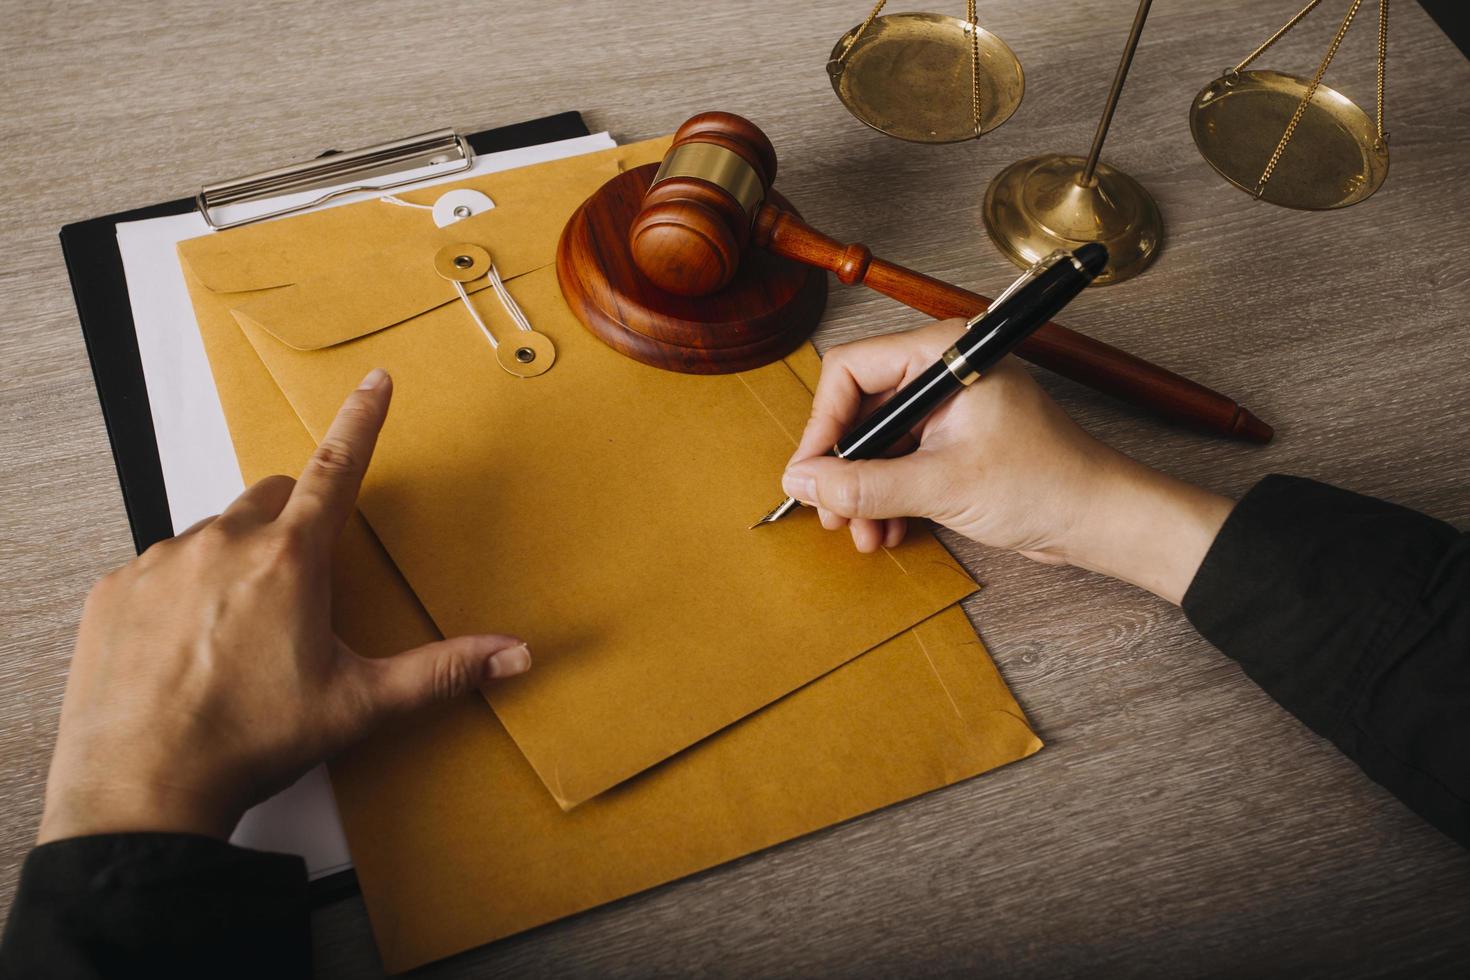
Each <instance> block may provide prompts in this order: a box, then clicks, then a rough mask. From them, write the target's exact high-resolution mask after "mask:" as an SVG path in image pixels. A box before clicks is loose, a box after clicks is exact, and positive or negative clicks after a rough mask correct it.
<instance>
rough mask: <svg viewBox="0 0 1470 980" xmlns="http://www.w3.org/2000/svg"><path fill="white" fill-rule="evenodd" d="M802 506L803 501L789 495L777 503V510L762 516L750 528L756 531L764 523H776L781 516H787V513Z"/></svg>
mask: <svg viewBox="0 0 1470 980" xmlns="http://www.w3.org/2000/svg"><path fill="white" fill-rule="evenodd" d="M800 506H801V501H799V500H797V499H796V498H795V497H787V498H786V499H785V500H783V501H781V502H780V503H779V504H777V505H776V509H775V510H773V511H771V512H770V513H769V514H767V515H766V516H765V517H762V518H761V519H760V520H758V521H756V522H755V523H754V524H752V525H750V530H752V531H754V530H755V529H756V528H758V527H760V526H761V525H762V524H774V523H775V522H776V521H779V520H780V519H781V518H783V517H785V516H786V515H787V514H789V513H791V512H792V511H793V510H795V509H796V508H798V507H800Z"/></svg>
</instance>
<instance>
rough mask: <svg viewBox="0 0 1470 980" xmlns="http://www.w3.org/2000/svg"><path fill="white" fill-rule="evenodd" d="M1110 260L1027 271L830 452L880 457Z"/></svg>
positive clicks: (1064, 262)
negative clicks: (933, 359)
mask: <svg viewBox="0 0 1470 980" xmlns="http://www.w3.org/2000/svg"><path fill="white" fill-rule="evenodd" d="M1107 259H1108V253H1107V249H1105V248H1103V247H1102V246H1101V245H1097V244H1090V245H1083V246H1082V247H1081V248H1079V249H1077V251H1076V252H1075V253H1070V252H1056V253H1053V254H1052V255H1050V256H1048V257H1047V258H1046V259H1044V260H1042V261H1041V262H1039V263H1037V264H1036V265H1035V266H1033V267H1032V268H1030V269H1028V270H1027V271H1026V272H1025V273H1024V274H1023V275H1022V276H1021V278H1020V279H1017V280H1016V281H1015V282H1014V283H1012V284H1011V285H1010V287H1008V288H1007V289H1006V290H1005V292H1003V293H1001V295H1000V296H998V297H996V300H995V302H993V303H992V304H991V305H990V307H989V309H987V310H986V311H985V312H984V313H982V314H980V315H979V316H976V317H975V318H973V319H972V320H970V321H969V323H967V324H966V325H965V332H964V333H963V334H961V335H960V337H959V338H957V339H956V340H955V342H954V343H953V344H952V345H951V346H949V347H948V348H946V349H945V350H944V352H943V353H942V354H941V355H940V357H939V358H938V359H937V360H935V361H934V363H932V364H930V365H929V366H928V367H926V368H925V369H924V370H923V371H922V372H920V373H918V374H917V375H915V376H914V377H912V378H911V379H908V378H906V379H905V381H904V383H903V385H902V386H901V387H900V388H899V389H898V390H897V391H896V392H895V393H894V394H893V395H892V397H890V398H888V399H887V400H885V401H884V402H883V404H881V405H880V406H878V407H877V408H876V409H874V410H873V411H872V412H870V413H869V414H868V415H867V416H866V417H864V418H863V420H862V421H861V422H859V423H858V425H857V426H856V427H855V428H853V429H852V430H851V431H849V432H847V434H846V435H844V436H842V438H841V439H838V440H837V441H836V443H835V444H832V445H831V450H830V452H831V454H832V455H834V456H836V457H837V458H839V459H842V460H848V461H859V460H869V459H876V458H878V457H881V456H882V455H883V454H884V453H885V452H886V451H887V450H889V449H890V448H892V447H893V445H894V444H895V443H897V442H898V441H899V440H900V439H902V438H903V437H904V436H905V435H907V434H908V433H909V432H910V431H912V430H913V429H914V428H915V427H916V426H918V425H919V424H920V423H921V422H923V421H924V420H925V419H926V418H928V417H929V416H930V415H931V414H932V413H933V412H935V411H937V410H938V409H940V408H941V407H942V406H943V405H944V404H945V403H946V402H948V401H949V400H950V399H951V398H953V397H954V396H955V395H956V394H958V393H959V392H961V391H963V390H964V389H965V388H966V387H968V386H969V385H971V384H973V383H974V382H976V381H977V380H979V379H980V377H981V376H982V375H984V374H985V373H987V372H988V371H990V370H991V369H992V368H993V367H994V366H995V365H996V364H998V363H1000V361H1001V358H1003V357H1005V355H1006V354H1008V353H1010V352H1011V351H1012V350H1014V349H1015V347H1016V346H1017V345H1018V344H1020V343H1021V342H1022V341H1023V340H1025V339H1026V338H1027V337H1029V336H1030V335H1031V334H1032V333H1033V332H1035V331H1036V329H1037V328H1038V327H1040V326H1041V325H1042V324H1044V323H1046V321H1047V320H1049V319H1051V318H1052V317H1053V316H1055V315H1056V314H1057V313H1058V312H1059V311H1060V310H1061V309H1062V308H1063V307H1064V306H1066V305H1067V304H1068V303H1069V302H1071V301H1072V299H1073V298H1075V297H1076V296H1077V294H1078V293H1080V292H1081V291H1082V290H1083V289H1084V288H1086V286H1087V284H1088V283H1090V282H1092V280H1093V278H1094V277H1095V276H1097V274H1098V273H1099V272H1100V271H1101V270H1102V268H1103V266H1104V265H1106V264H1107ZM825 377H826V370H825V368H824V370H823V378H824V379H825ZM800 503H801V501H800V499H799V496H798V495H796V494H791V495H788V496H787V498H786V499H785V500H783V501H782V502H781V503H780V504H778V505H777V506H776V508H775V509H774V510H772V511H771V512H770V513H768V514H766V515H765V516H764V517H762V518H761V519H760V520H759V521H757V522H756V524H755V525H753V526H754V527H759V526H760V525H762V524H770V523H773V522H775V521H778V520H780V519H781V518H783V517H785V516H786V515H787V514H789V513H791V512H792V511H793V510H795V509H796V508H797V506H798V505H799V504H800Z"/></svg>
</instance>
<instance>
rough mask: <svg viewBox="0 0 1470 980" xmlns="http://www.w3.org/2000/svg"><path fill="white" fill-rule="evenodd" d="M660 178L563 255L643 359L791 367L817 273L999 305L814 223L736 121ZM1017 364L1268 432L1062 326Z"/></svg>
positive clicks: (682, 139)
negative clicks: (785, 194) (781, 360)
mask: <svg viewBox="0 0 1470 980" xmlns="http://www.w3.org/2000/svg"><path fill="white" fill-rule="evenodd" d="M653 170H654V168H653V167H652V166H651V165H650V166H649V167H643V168H639V169H638V170H634V171H629V172H628V173H625V174H622V175H620V176H618V177H615V178H613V180H611V181H609V182H608V183H607V184H605V185H603V187H602V188H601V189H600V190H598V191H597V193H595V194H594V195H593V196H592V197H591V198H589V199H588V200H587V202H586V203H585V204H583V205H582V207H581V208H580V209H579V210H578V211H577V213H576V214H575V215H573V217H572V219H571V221H570V222H568V224H567V228H566V229H565V231H564V232H563V234H562V238H561V242H560V244H559V247H558V250H557V273H558V277H559V279H560V281H561V286H562V292H563V293H564V294H565V295H566V297H567V300H568V302H569V303H570V305H571V307H572V309H573V311H574V312H575V313H576V314H577V316H578V317H579V318H580V319H581V320H582V322H583V323H585V324H586V325H587V327H588V329H590V330H591V331H592V332H593V333H594V334H596V335H597V336H599V337H601V338H602V339H603V340H604V341H606V342H607V343H609V344H610V345H612V346H613V347H614V348H616V349H617V350H620V351H622V352H623V353H625V354H628V355H629V356H631V357H634V358H635V359H637V360H640V361H643V362H645V363H648V364H653V365H655V366H657V367H667V368H672V369H674V370H678V371H688V372H699V373H723V372H728V371H741V370H746V369H748V368H751V367H755V366H758V365H759V364H763V363H766V362H768V361H771V360H775V359H776V358H778V357H781V356H783V355H784V354H786V353H788V352H789V351H791V350H793V349H794V348H795V347H796V346H797V345H798V344H799V343H800V342H801V341H802V340H803V339H804V338H805V337H806V336H807V335H808V334H809V333H810V332H811V330H812V329H813V328H814V327H815V325H816V321H817V318H818V317H819V316H820V315H821V312H822V307H823V304H824V302H825V295H826V287H825V280H824V279H823V278H822V277H821V273H819V272H818V273H816V276H817V279H819V280H821V281H820V282H817V281H813V279H812V270H817V269H821V270H826V271H830V272H832V273H834V274H836V276H837V277H838V279H839V280H840V281H842V282H843V283H845V284H848V285H852V284H856V283H861V284H863V285H866V286H868V287H870V288H872V289H874V290H876V291H878V292H880V293H883V294H885V295H887V296H891V297H893V298H894V299H896V300H898V301H899V302H901V303H904V304H905V305H907V306H910V307H913V308H914V309H917V310H920V311H922V312H924V313H927V314H929V315H930V316H934V317H954V316H959V317H971V316H974V315H975V314H977V313H980V312H982V311H984V310H985V309H986V308H987V307H988V306H989V304H990V301H989V300H988V299H986V298H985V297H983V296H980V295H978V294H976V293H972V292H970V291H968V290H965V289H961V288H959V287H958V286H953V285H951V284H949V283H946V282H942V281H941V280H938V279H934V278H931V277H929V276H926V275H923V274H922V273H918V272H914V271H913V270H911V269H906V268H904V267H903V266H900V265H895V264H894V263H891V262H885V261H884V260H882V259H878V258H875V257H874V256H873V255H872V253H871V252H869V251H868V249H867V248H866V247H865V246H863V245H856V244H852V245H848V244H843V243H841V242H838V241H836V240H835V239H832V238H829V237H828V236H826V235H824V234H822V233H821V232H819V231H817V230H816V229H814V228H812V227H810V226H809V225H807V224H806V223H804V222H803V221H802V220H801V219H800V217H798V216H797V215H796V214H795V212H794V211H792V210H791V208H790V206H789V205H788V204H787V203H786V202H785V200H784V199H783V198H781V196H780V195H779V194H777V193H776V192H775V191H774V190H772V188H771V183H772V181H773V180H774V179H775V175H776V154H775V150H774V148H773V147H772V146H771V143H770V140H768V139H767V138H766V136H765V134H764V133H762V132H761V131H760V129H759V128H757V127H756V126H755V125H754V124H753V123H751V122H749V121H748V120H745V119H743V118H741V117H740V116H736V115H734V114H732V113H726V112H706V113H701V114H700V115H697V116H694V117H693V118H691V119H690V120H689V121H688V122H686V123H685V124H684V125H683V126H680V127H679V130H678V132H677V133H675V134H674V140H673V143H672V144H671V146H670V148H669V152H668V154H667V155H666V156H665V157H664V160H663V163H662V164H661V165H660V166H659V167H658V169H657V172H656V173H655V172H653ZM777 257H779V258H777ZM782 260H795V262H797V263H801V265H802V266H806V267H808V271H807V272H806V273H805V275H803V273H802V272H801V267H800V266H793V265H792V264H791V263H789V262H783V261H782ZM773 262H774V264H772V263H773ZM1017 353H1019V354H1020V355H1021V356H1022V357H1024V358H1026V359H1027V360H1030V361H1031V362H1032V363H1034V364H1037V365H1040V366H1041V367H1045V368H1048V369H1049V370H1052V371H1055V372H1056V373H1058V374H1061V375H1063V376H1064V377H1068V378H1071V379H1072V380H1074V381H1078V382H1080V383H1082V384H1084V385H1087V386H1089V387H1091V388H1094V389H1096V390H1098V391H1102V392H1104V393H1106V394H1110V395H1113V396H1115V397H1117V398H1120V399H1122V400H1124V401H1127V402H1131V403H1133V404H1136V405H1140V406H1142V407H1145V408H1148V409H1150V410H1152V411H1155V412H1157V413H1159V414H1161V415H1163V416H1164V417H1166V418H1169V419H1172V420H1174V421H1178V422H1183V423H1184V424H1187V425H1192V426H1194V427H1196V428H1200V429H1204V430H1206V431H1210V432H1214V433H1216V434H1219V435H1224V436H1227V437H1229V438H1236V439H1244V440H1246V441H1250V442H1268V441H1270V439H1271V436H1272V430H1271V427H1270V426H1269V425H1266V424H1265V423H1264V422H1262V421H1261V420H1260V419H1258V418H1257V417H1256V416H1255V415H1253V414H1252V413H1251V412H1250V411H1249V410H1247V409H1245V408H1244V407H1242V406H1240V405H1238V404H1237V403H1236V402H1235V401H1233V400H1232V399H1230V398H1228V397H1226V396H1225V395H1222V394H1220V393H1219V392H1216V391H1212V390H1211V389H1209V388H1206V387H1205V386H1204V385H1201V384H1198V383H1196V382H1194V381H1191V380H1189V379H1188V378H1184V377H1181V376H1180V375H1177V374H1174V373H1172V372H1170V371H1167V370H1165V369H1163V368H1161V367H1158V366H1157V365H1154V364H1150V363H1149V362H1148V361H1145V360H1143V359H1142V358H1138V357H1134V356H1133V355H1132V354H1128V353H1126V352H1124V351H1121V350H1118V349H1117V348H1115V347H1111V346H1109V345H1107V344H1104V343H1102V342H1101V341H1097V340H1093V339H1092V338H1090V337H1086V336H1083V335H1082V334H1079V333H1076V332H1075V331H1072V330H1068V329H1067V328H1066V327H1062V326H1059V325H1057V324H1055V323H1048V324H1045V325H1044V326H1042V327H1041V329H1039V330H1037V331H1036V333H1035V334H1033V335H1032V336H1031V337H1030V338H1029V339H1028V340H1027V341H1026V342H1025V343H1024V344H1022V345H1021V347H1020V348H1019V350H1018V351H1017Z"/></svg>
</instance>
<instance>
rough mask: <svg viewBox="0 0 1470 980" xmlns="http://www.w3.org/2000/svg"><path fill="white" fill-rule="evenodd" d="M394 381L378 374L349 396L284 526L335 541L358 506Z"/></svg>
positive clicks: (301, 482)
mask: <svg viewBox="0 0 1470 980" xmlns="http://www.w3.org/2000/svg"><path fill="white" fill-rule="evenodd" d="M392 397H393V380H392V379H391V378H390V377H388V373H387V372H386V371H384V370H383V369H382V368H374V369H373V370H372V371H371V372H370V373H369V374H368V376H367V377H365V378H363V379H362V383H361V384H360V385H358V386H357V388H356V389H355V390H354V391H353V392H352V393H351V394H349V395H348V396H347V400H346V401H344V402H343V403H342V407H341V408H340V409H338V411H337V417H336V418H335V419H333V420H332V424H331V426H330V427H329V428H328V429H327V434H326V435H325V436H323V437H322V441H321V442H320V443H319V444H318V446H317V449H316V452H314V453H312V454H311V459H310V460H309V461H308V462H307V464H306V469H305V470H303V471H302V473H301V479H300V480H298V481H297V483H296V487H295V489H294V490H293V491H292V493H291V499H290V500H289V501H288V502H287V504H286V507H285V510H283V511H282V513H281V518H282V519H283V520H286V521H289V522H291V523H295V524H299V525H306V526H310V527H312V528H313V529H319V530H320V531H321V532H322V533H323V534H324V535H326V536H329V537H332V538H335V536H336V535H337V534H339V533H341V531H342V528H343V526H344V525H345V524H346V523H347V518H348V517H350V516H351V515H352V510H353V508H354V507H355V506H356V504H357V493H358V490H359V489H360V488H361V487H362V478H363V476H364V475H365V474H366V473H367V468H368V462H369V461H370V460H371V459H372V457H373V448H374V447H375V446H376V445H377V442H378V432H379V431H380V430H381V429H382V428H383V421H384V419H386V418H387V416H388V402H389V401H390V400H391V399H392Z"/></svg>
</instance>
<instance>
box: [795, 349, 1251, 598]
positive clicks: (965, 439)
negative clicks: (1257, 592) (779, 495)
mask: <svg viewBox="0 0 1470 980" xmlns="http://www.w3.org/2000/svg"><path fill="white" fill-rule="evenodd" d="M963 330H964V321H962V320H946V321H944V322H942V323H936V324H933V325H931V326H927V327H923V328H921V329H918V330H913V331H909V332H907V333H898V334H891V335H888V336H885V337H877V338H874V339H872V340H865V341H861V342H859V343H855V344H847V345H845V346H842V347H837V348H834V349H832V350H830V351H828V352H827V355H826V357H825V358H824V360H823V364H822V375H821V380H820V381H819V382H818V384H817V390H816V394H815V396H814V399H813V404H812V418H811V421H809V422H808V423H807V427H806V431H805V433H803V435H802V439H801V444H800V446H799V447H798V449H797V451H796V453H795V455H793V456H792V458H791V462H790V463H789V464H788V466H787V469H786V473H785V476H784V477H783V479H782V485H783V487H784V488H785V490H786V492H787V493H788V494H790V495H791V496H793V497H795V498H796V499H798V500H800V501H802V502H803V503H808V504H812V505H815V506H816V507H817V513H818V517H819V518H820V520H821V522H822V525H823V526H824V527H826V528H828V529H831V530H836V529H839V528H842V527H847V528H848V529H849V532H850V533H851V535H852V538H853V542H854V543H855V544H856V546H857V548H858V550H860V551H865V552H870V551H876V550H878V549H879V548H880V547H893V546H895V545H897V544H898V543H899V542H900V541H901V540H902V539H903V535H904V529H905V522H904V518H905V517H906V516H913V517H925V518H929V519H930V520H933V521H935V522H937V523H939V524H943V525H944V526H946V527H949V528H951V529H953V530H955V531H958V532H959V533H960V534H963V535H965V536H966V537H968V538H971V539H973V540H975V541H978V542H980V543H982V544H987V545H991V546H993V547H998V548H1005V549H1008V550H1011V551H1017V552H1020V553H1021V554H1023V555H1025V556H1026V557H1028V558H1032V559H1034V560H1036V561H1041V562H1047V563H1052V564H1061V563H1068V564H1074V565H1079V566H1081V567H1085V568H1090V569H1092V570H1094V571H1101V572H1104V573H1105V574H1109V575H1112V576H1114V577H1115V578H1122V579H1124V580H1126V581H1130V582H1133V583H1134V584H1136V585H1140V586H1143V587H1144V588H1147V589H1149V590H1150V591H1153V592H1155V593H1157V594H1159V595H1161V596H1163V597H1165V598H1167V599H1170V600H1171V601H1173V602H1176V603H1177V602H1178V601H1179V600H1180V599H1181V598H1182V597H1183V594H1184V591H1185V589H1187V588H1188V586H1189V582H1190V580H1191V579H1192V578H1193V577H1194V572H1195V571H1196V570H1197V569H1198V568H1199V563H1200V561H1201V560H1203V558H1204V554H1205V551H1207V550H1208V548H1209V545H1210V543H1211V542H1212V541H1213V540H1214V537H1215V533H1216V532H1217V531H1218V530H1219V528H1220V525H1221V524H1222V523H1223V522H1224V520H1225V517H1226V515H1227V514H1229V512H1230V508H1231V506H1232V504H1231V502H1230V501H1229V500H1227V499H1225V498H1223V497H1219V496H1216V495H1214V494H1210V493H1207V492H1206V491H1204V490H1200V489H1199V488H1197V487H1193V486H1190V485H1189V484H1186V483H1183V482H1182V481H1179V480H1175V479H1173V478H1171V477H1168V476H1165V475H1164V474H1162V473H1159V472H1158V471H1156V470H1152V469H1150V468H1148V467H1146V466H1143V465H1142V464H1140V463H1137V462H1135V461H1134V460H1131V459H1129V458H1128V457H1127V456H1124V455H1123V454H1122V453H1119V452H1117V451H1116V450H1114V449H1111V448H1109V447H1108V446H1106V445H1104V444H1103V443H1101V442H1098V441H1097V440H1096V439H1094V438H1092V437H1091V436H1089V435H1088V434H1087V433H1086V432H1084V431H1083V430H1082V429H1081V427H1079V426H1078V425H1077V424H1076V423H1075V422H1073V421H1072V419H1071V418H1069V417H1068V416H1067V414H1066V413H1065V412H1063V411H1062V410H1061V408H1060V407H1059V406H1058V405H1057V404H1056V403H1055V402H1054V401H1052V400H1051V398H1050V397H1048V396H1047V394H1046V393H1045V392H1044V391H1042V390H1041V388H1040V387H1039V386H1038V385H1037V384H1036V382H1035V381H1033V380H1032V378H1031V376H1030V375H1029V374H1027V373H1026V371H1025V369H1024V368H1022V367H1021V365H1020V364H1019V363H1018V362H1017V361H1016V360H1015V359H1014V358H1006V359H1005V361H1003V362H1002V363H1001V364H1000V365H998V366H997V367H996V368H995V369H993V370H992V371H991V372H990V373H988V374H987V375H986V376H985V377H984V378H982V379H981V380H980V381H978V382H976V383H975V384H974V385H971V386H970V387H969V388H967V389H966V390H965V391H963V392H960V393H959V394H958V395H956V396H955V397H954V398H952V399H950V400H949V401H948V402H947V403H946V404H945V405H943V406H942V407H941V408H940V409H939V410H938V411H937V412H935V413H934V414H933V415H931V416H929V418H927V419H926V420H925V421H924V422H922V423H921V424H920V425H919V426H918V427H917V428H916V429H915V430H914V433H913V435H914V437H915V439H916V440H917V448H913V449H912V451H911V452H907V453H906V454H905V455H902V456H897V457H894V458H889V459H877V460H861V461H853V462H849V461H845V460H840V459H837V458H836V457H832V456H826V455H825V454H826V453H827V452H829V451H830V449H831V447H832V446H833V444H835V443H836V442H837V441H838V439H840V438H841V437H842V435H843V434H844V433H845V432H846V431H847V430H848V429H850V428H852V426H853V425H854V424H855V423H856V422H857V421H858V419H859V418H861V417H862V416H863V415H865V414H866V413H867V412H869V411H871V410H872V409H873V408H875V407H876V406H877V405H878V404H879V403H880V402H882V401H883V400H884V399H886V398H888V397H889V396H890V395H892V394H893V392H894V391H896V390H897V389H898V388H900V387H902V386H903V385H904V384H906V383H908V381H909V380H911V379H912V378H913V377H914V376H915V375H917V374H919V373H920V372H922V371H923V370H925V369H926V368H928V367H929V366H930V365H932V364H933V363H934V362H935V361H936V360H938V359H939V357H940V355H941V354H942V353H943V352H944V351H945V350H946V349H947V348H948V347H950V346H951V345H952V344H953V343H954V341H955V339H956V338H957V337H959V335H960V334H961V333H962V332H963ZM900 448H901V449H905V448H912V444H910V446H909V447H900Z"/></svg>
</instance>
